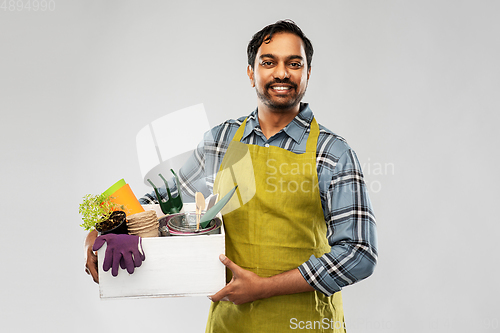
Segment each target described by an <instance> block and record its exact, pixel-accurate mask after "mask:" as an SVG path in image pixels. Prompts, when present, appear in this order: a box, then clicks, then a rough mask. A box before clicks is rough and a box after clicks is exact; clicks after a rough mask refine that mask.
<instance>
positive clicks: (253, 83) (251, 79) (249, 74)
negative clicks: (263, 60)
mask: <svg viewBox="0 0 500 333" xmlns="http://www.w3.org/2000/svg"><path fill="white" fill-rule="evenodd" d="M247 75H248V78H249V79H250V84H251V85H252V87H255V80H254V76H253V68H252V66H250V65H248V67H247Z"/></svg>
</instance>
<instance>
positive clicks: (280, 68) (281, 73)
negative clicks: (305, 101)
mask: <svg viewBox="0 0 500 333" xmlns="http://www.w3.org/2000/svg"><path fill="white" fill-rule="evenodd" d="M273 77H274V78H275V79H286V78H289V77H290V74H289V73H288V68H287V67H286V65H285V64H284V63H279V64H278V65H277V66H276V67H274V73H273Z"/></svg>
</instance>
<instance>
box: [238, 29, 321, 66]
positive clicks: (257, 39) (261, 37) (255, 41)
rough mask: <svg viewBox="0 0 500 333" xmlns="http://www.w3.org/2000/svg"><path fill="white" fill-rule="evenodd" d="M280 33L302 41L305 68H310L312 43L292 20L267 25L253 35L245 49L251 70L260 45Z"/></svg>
mask: <svg viewBox="0 0 500 333" xmlns="http://www.w3.org/2000/svg"><path fill="white" fill-rule="evenodd" d="M280 32H289V33H292V34H294V35H297V36H299V37H300V38H301V39H302V41H303V42H304V49H305V52H306V60H307V68H308V69H309V68H311V62H312V57H313V52H314V50H313V46H312V43H311V41H310V40H309V39H308V38H307V37H306V35H304V33H303V32H302V30H300V28H299V26H298V25H296V24H295V22H293V21H292V20H280V21H278V22H276V23H274V24H270V25H268V26H267V27H265V28H263V29H262V30H261V31H259V32H257V33H256V34H255V35H253V37H252V40H250V42H249V43H248V47H247V57H248V64H249V65H250V66H251V67H252V68H253V66H254V64H255V57H256V55H257V51H258V50H259V47H260V46H261V45H262V43H266V44H267V43H269V42H270V41H271V39H272V38H273V34H276V33H280Z"/></svg>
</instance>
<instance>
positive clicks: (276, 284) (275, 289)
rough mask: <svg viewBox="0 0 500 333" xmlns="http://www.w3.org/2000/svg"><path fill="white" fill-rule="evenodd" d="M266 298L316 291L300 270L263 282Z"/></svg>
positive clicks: (266, 279) (275, 276) (272, 277)
mask: <svg viewBox="0 0 500 333" xmlns="http://www.w3.org/2000/svg"><path fill="white" fill-rule="evenodd" d="M262 284H263V290H264V298H268V297H272V296H280V295H288V294H297V293H303V292H307V291H314V288H313V287H311V285H309V283H307V281H306V280H305V279H304V277H303V276H302V274H300V272H299V270H298V269H297V268H296V269H293V270H291V271H288V272H284V273H281V274H278V275H274V276H271V277H269V278H265V279H263V280H262Z"/></svg>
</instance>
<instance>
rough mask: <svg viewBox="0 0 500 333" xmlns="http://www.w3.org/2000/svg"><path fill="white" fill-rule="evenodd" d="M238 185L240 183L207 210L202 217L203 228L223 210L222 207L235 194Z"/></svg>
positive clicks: (201, 225) (201, 224)
mask: <svg viewBox="0 0 500 333" xmlns="http://www.w3.org/2000/svg"><path fill="white" fill-rule="evenodd" d="M237 187H238V185H236V186H235V187H234V188H233V189H232V190H230V191H229V192H228V193H227V194H226V195H225V196H224V197H223V198H222V199H220V201H219V202H217V203H216V204H215V205H213V207H212V208H210V209H209V210H207V212H206V213H205V214H204V215H203V216H202V217H201V220H200V227H201V228H202V229H204V228H206V227H207V225H208V223H210V221H212V219H213V218H214V217H215V215H217V214H218V213H219V212H220V211H221V210H222V208H224V206H225V205H226V204H227V203H228V202H229V200H230V199H231V197H232V196H233V194H234V192H235V191H236V188H237Z"/></svg>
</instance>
